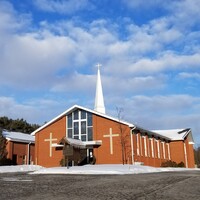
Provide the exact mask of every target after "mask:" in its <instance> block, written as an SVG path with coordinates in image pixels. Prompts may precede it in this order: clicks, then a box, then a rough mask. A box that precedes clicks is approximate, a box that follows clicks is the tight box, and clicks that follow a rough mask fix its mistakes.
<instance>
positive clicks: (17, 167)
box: [0, 165, 42, 173]
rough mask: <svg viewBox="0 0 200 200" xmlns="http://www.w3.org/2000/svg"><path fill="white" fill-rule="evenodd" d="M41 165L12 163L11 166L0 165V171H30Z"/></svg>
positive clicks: (39, 167) (38, 168)
mask: <svg viewBox="0 0 200 200" xmlns="http://www.w3.org/2000/svg"><path fill="white" fill-rule="evenodd" d="M41 168H42V167H41V166H38V165H12V166H0V173H8V172H31V171H36V170H40V169H41Z"/></svg>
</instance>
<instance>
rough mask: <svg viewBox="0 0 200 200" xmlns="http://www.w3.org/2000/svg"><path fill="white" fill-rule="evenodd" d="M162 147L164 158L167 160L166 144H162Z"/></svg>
mask: <svg viewBox="0 0 200 200" xmlns="http://www.w3.org/2000/svg"><path fill="white" fill-rule="evenodd" d="M162 147H163V158H164V159H166V155H165V142H162Z"/></svg>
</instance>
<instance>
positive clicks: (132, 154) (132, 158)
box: [130, 127, 136, 165]
mask: <svg viewBox="0 0 200 200" xmlns="http://www.w3.org/2000/svg"><path fill="white" fill-rule="evenodd" d="M135 128H136V127H134V128H132V129H131V130H130V136H131V160H132V165H133V164H134V163H135V162H134V148H133V133H132V132H133V130H134V129H135Z"/></svg>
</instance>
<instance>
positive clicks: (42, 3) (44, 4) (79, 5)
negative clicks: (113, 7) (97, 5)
mask: <svg viewBox="0 0 200 200" xmlns="http://www.w3.org/2000/svg"><path fill="white" fill-rule="evenodd" d="M34 4H35V6H36V7H37V8H38V9H40V10H43V11H47V12H56V13H60V14H66V15H68V14H72V13H75V12H78V11H80V10H90V9H92V8H93V7H94V6H93V5H92V4H91V3H90V2H89V0H35V1H34Z"/></svg>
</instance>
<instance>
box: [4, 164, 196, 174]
mask: <svg viewBox="0 0 200 200" xmlns="http://www.w3.org/2000/svg"><path fill="white" fill-rule="evenodd" d="M188 170H199V171H200V169H196V168H194V169H186V168H156V167H149V166H141V165H85V166H74V167H69V168H67V167H53V168H44V167H41V166H38V165H17V166H1V167H0V173H7V172H31V174H140V173H155V172H168V171H188Z"/></svg>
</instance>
